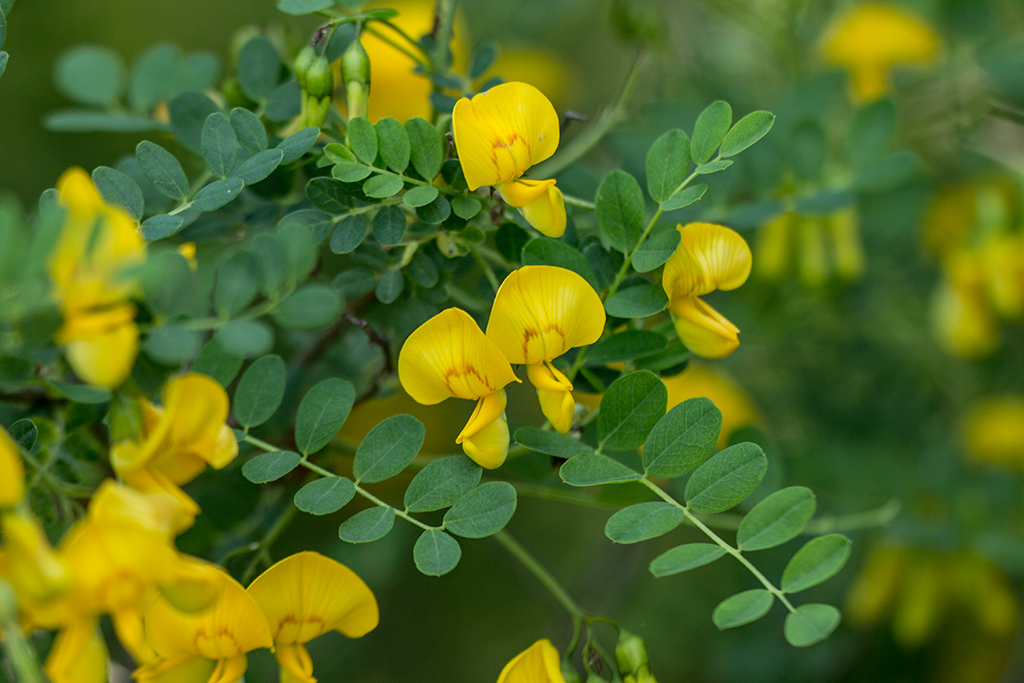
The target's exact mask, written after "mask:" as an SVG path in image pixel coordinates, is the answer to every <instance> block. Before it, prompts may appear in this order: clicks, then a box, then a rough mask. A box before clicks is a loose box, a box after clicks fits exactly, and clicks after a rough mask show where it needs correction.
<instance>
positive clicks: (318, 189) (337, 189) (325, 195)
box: [306, 176, 352, 214]
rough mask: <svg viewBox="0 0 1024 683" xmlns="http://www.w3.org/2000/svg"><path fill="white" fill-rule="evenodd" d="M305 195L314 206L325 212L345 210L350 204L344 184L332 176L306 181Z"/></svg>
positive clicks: (334, 212) (350, 199) (341, 211)
mask: <svg viewBox="0 0 1024 683" xmlns="http://www.w3.org/2000/svg"><path fill="white" fill-rule="evenodd" d="M306 197H308V198H309V201H310V203H311V204H312V205H313V206H315V207H316V208H318V209H320V210H322V211H326V212H327V213H333V214H339V213H345V212H347V211H348V210H349V209H350V208H351V206H352V197H351V196H350V195H349V194H348V192H347V191H346V189H345V186H344V185H342V184H341V183H340V182H339V181H337V180H335V179H334V178H326V177H323V176H321V177H319V178H313V179H312V180H310V181H309V182H308V183H306Z"/></svg>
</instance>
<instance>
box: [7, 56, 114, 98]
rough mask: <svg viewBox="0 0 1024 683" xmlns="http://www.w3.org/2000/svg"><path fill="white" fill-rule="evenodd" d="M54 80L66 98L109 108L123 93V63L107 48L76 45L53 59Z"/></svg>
mask: <svg viewBox="0 0 1024 683" xmlns="http://www.w3.org/2000/svg"><path fill="white" fill-rule="evenodd" d="M0 45H2V44H0ZM54 81H55V84H56V86H57V90H59V91H60V92H61V94H62V95H64V96H65V97H67V98H68V99H72V100H74V101H76V102H81V103H82V104H91V105H95V106H99V107H109V106H113V105H116V104H117V102H118V100H119V99H120V98H121V93H122V92H123V91H124V85H125V74H124V62H123V61H121V56H120V55H118V54H117V53H116V52H114V51H113V50H111V49H109V48H106V47H101V46H99V45H80V46H78V47H75V48H72V49H70V50H68V51H67V52H65V53H64V54H62V55H61V56H60V57H59V58H58V59H57V65H56V66H55V68H54Z"/></svg>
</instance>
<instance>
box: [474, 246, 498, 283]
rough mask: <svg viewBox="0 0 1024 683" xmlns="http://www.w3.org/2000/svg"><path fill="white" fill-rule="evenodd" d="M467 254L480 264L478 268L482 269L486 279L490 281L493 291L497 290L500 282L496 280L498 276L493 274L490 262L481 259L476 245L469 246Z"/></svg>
mask: <svg viewBox="0 0 1024 683" xmlns="http://www.w3.org/2000/svg"><path fill="white" fill-rule="evenodd" d="M469 255H470V256H472V257H473V261H474V262H475V263H476V264H477V265H478V266H480V270H482V271H484V276H486V277H487V281H488V282H489V283H491V287H492V288H493V289H494V291H495V292H497V291H498V287H500V286H501V285H500V283H499V282H498V276H497V275H495V274H494V269H493V268H491V264H489V263H488V262H487V261H485V260H484V259H483V257H481V256H480V254H478V253H477V251H476V247H470V248H469Z"/></svg>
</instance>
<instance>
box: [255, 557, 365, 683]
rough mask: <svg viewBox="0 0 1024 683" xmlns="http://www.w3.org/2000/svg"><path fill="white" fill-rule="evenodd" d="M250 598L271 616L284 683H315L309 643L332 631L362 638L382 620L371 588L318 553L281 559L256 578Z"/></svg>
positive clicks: (350, 572)
mask: <svg viewBox="0 0 1024 683" xmlns="http://www.w3.org/2000/svg"><path fill="white" fill-rule="evenodd" d="M248 593H249V595H251V596H252V598H253V599H254V600H255V601H256V603H257V604H258V605H259V606H260V609H261V610H263V614H264V615H266V617H267V622H268V624H269V626H270V632H271V634H273V637H274V654H275V656H276V657H277V661H278V663H279V664H280V665H281V682H282V683H300V682H301V683H316V679H315V678H313V662H312V660H311V659H310V657H309V652H308V651H307V650H306V647H305V645H304V643H308V642H309V641H311V640H313V639H314V638H317V637H319V636H321V635H323V634H324V633H327V632H328V631H338V632H340V633H342V634H344V635H346V636H348V637H349V638H361V637H362V636H364V635H366V634H367V633H369V632H370V631H372V630H373V629H375V628H376V627H377V623H378V622H379V621H380V616H379V612H378V610H377V599H376V598H375V597H374V596H373V592H372V591H371V590H370V588H369V586H367V585H366V583H365V582H364V581H363V580H362V579H361V578H359V576H358V575H356V573H355V572H353V571H352V570H351V569H349V568H348V567H346V566H345V565H343V564H341V563H339V562H335V561H334V560H332V559H330V558H328V557H324V556H323V555H321V554H319V553H314V552H303V553H298V554H296V555H292V556H290V557H287V558H285V559H283V560H281V561H280V562H278V563H277V564H275V565H274V566H273V567H271V568H270V569H268V570H267V571H265V572H263V573H262V574H261V575H260V576H259V577H257V579H256V580H255V581H253V582H252V584H251V585H250V586H249V588H248Z"/></svg>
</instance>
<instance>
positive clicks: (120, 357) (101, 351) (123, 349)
mask: <svg viewBox="0 0 1024 683" xmlns="http://www.w3.org/2000/svg"><path fill="white" fill-rule="evenodd" d="M132 310H133V311H134V308H133V309H132ZM138 353H139V328H138V327H136V325H135V323H134V322H132V323H129V324H127V325H121V326H119V327H114V328H109V329H105V330H103V331H99V332H97V333H96V334H94V335H91V336H88V337H82V338H78V339H73V340H70V341H68V342H66V343H65V344H64V355H65V356H66V357H67V359H68V364H69V365H70V366H71V369H72V370H74V371H75V374H76V375H78V376H79V377H80V378H81V379H82V381H83V382H85V383H87V384H92V385H95V386H100V387H106V388H108V389H116V388H117V387H119V386H121V385H122V384H124V381H125V380H126V379H128V375H129V374H130V373H131V371H132V367H133V366H134V365H135V357H136V356H137V355H138Z"/></svg>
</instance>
